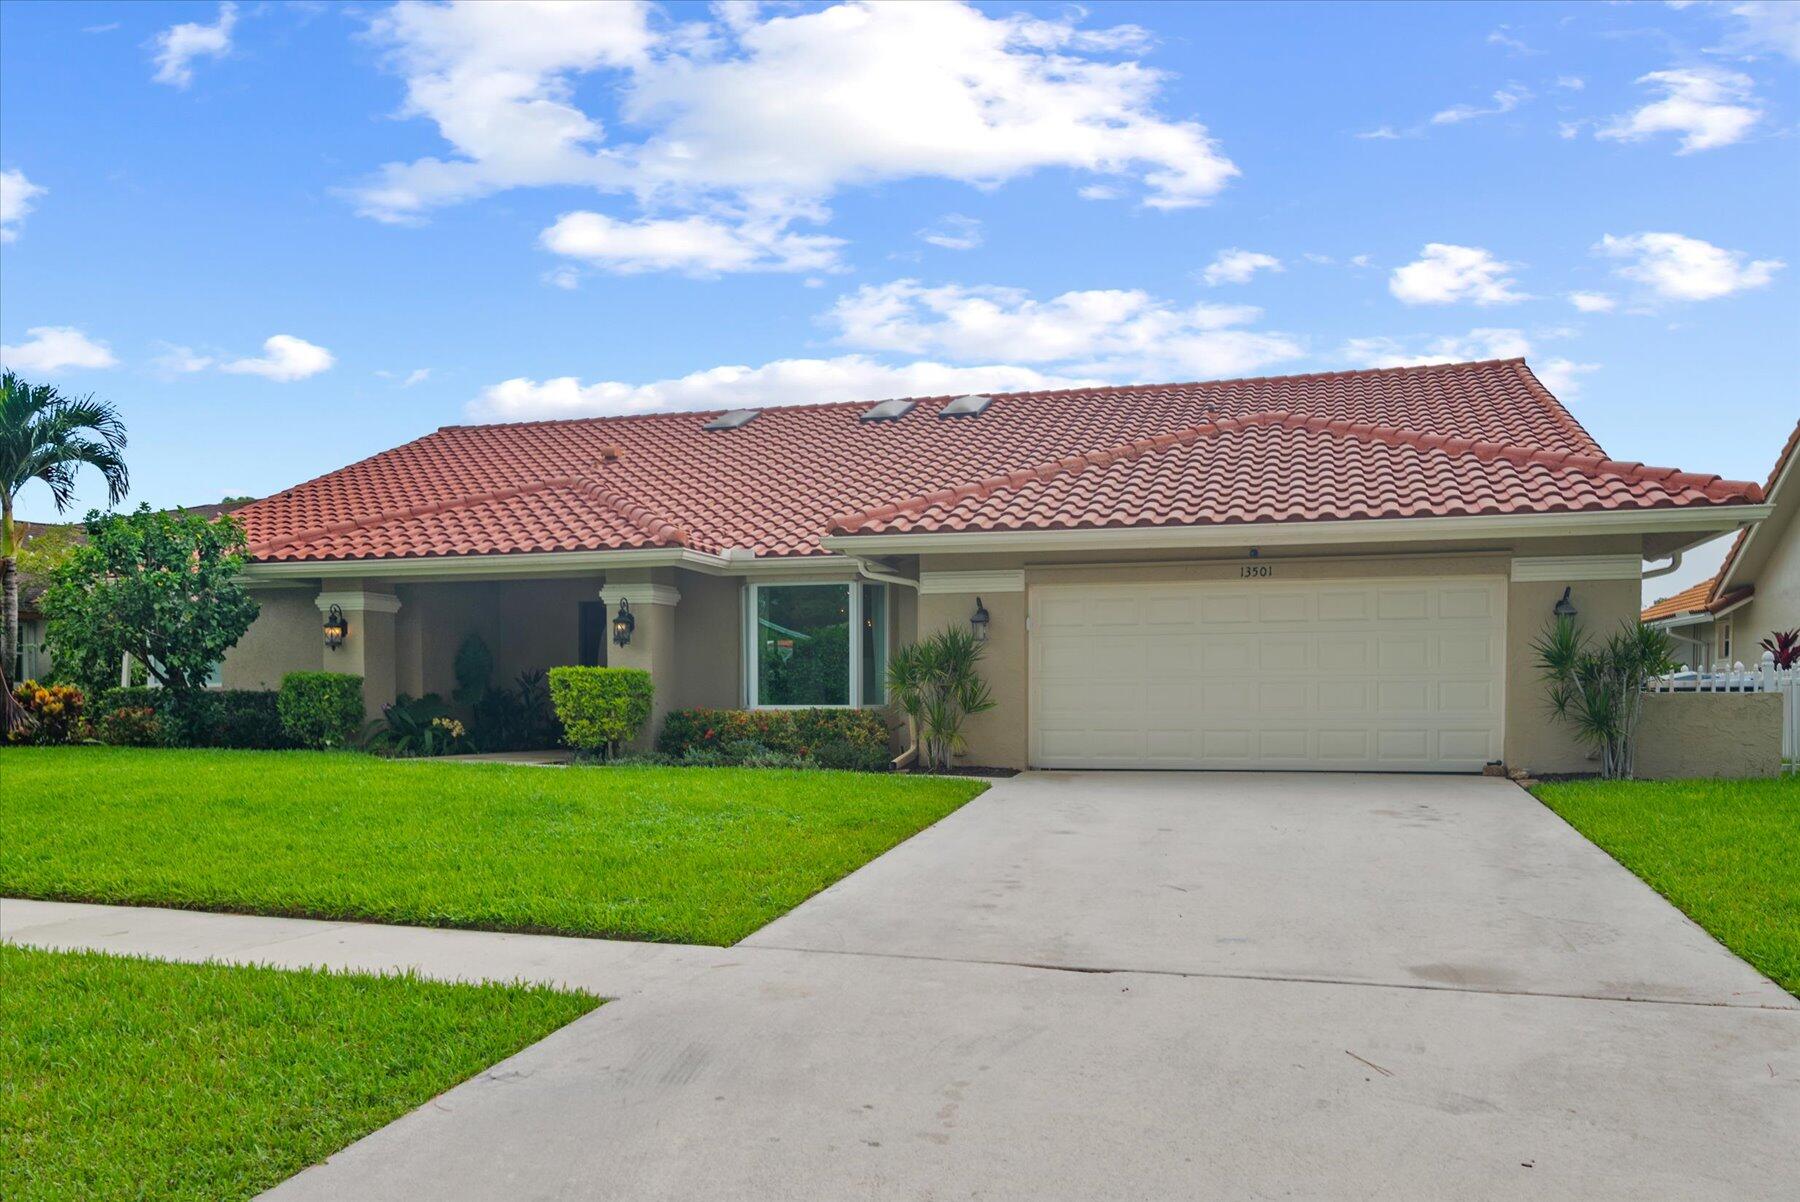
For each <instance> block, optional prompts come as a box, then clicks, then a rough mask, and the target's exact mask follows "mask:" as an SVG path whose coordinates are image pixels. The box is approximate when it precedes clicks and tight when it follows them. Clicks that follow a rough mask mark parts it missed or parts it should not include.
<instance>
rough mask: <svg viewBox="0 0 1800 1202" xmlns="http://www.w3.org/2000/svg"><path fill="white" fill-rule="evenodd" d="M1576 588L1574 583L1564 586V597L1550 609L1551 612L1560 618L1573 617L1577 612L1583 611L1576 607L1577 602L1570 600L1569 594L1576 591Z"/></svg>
mask: <svg viewBox="0 0 1800 1202" xmlns="http://www.w3.org/2000/svg"><path fill="white" fill-rule="evenodd" d="M1574 588H1575V586H1574V585H1566V586H1564V588H1563V595H1562V599H1561V600H1559V601H1558V602H1557V603H1556V604H1555V606H1553V607H1552V608H1551V610H1550V612H1551V613H1553V614H1555V615H1556V616H1557V618H1558V619H1559V620H1560V619H1562V618H1573V617H1574V616H1575V615H1576V614H1578V613H1580V612H1581V611H1580V610H1578V609H1576V608H1575V603H1574V602H1573V601H1571V600H1569V594H1570V593H1571V592H1573V591H1574Z"/></svg>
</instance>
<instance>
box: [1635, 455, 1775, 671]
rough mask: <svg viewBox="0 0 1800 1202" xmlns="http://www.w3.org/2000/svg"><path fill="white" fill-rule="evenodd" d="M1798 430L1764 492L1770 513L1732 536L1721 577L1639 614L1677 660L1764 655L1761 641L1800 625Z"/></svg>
mask: <svg viewBox="0 0 1800 1202" xmlns="http://www.w3.org/2000/svg"><path fill="white" fill-rule="evenodd" d="M1797 448H1800V425H1796V426H1795V427H1794V432H1793V433H1792V434H1790V435H1789V436H1788V440H1787V445H1786V446H1784V447H1782V449H1781V454H1780V455H1778V456H1777V457H1776V459H1775V468H1774V470H1773V471H1771V472H1770V473H1769V482H1768V484H1767V485H1766V486H1765V487H1764V490H1763V491H1764V501H1765V503H1766V504H1768V505H1769V506H1770V508H1771V512H1770V514H1769V516H1768V517H1767V518H1765V519H1763V521H1761V522H1760V523H1758V524H1756V525H1754V526H1751V527H1749V528H1748V529H1745V530H1743V531H1741V532H1739V534H1738V536H1737V540H1736V541H1735V542H1733V543H1732V545H1731V550H1730V552H1728V553H1727V554H1726V556H1725V563H1724V565H1723V566H1722V567H1721V568H1720V569H1719V574H1718V575H1717V576H1714V577H1713V578H1712V579H1711V580H1707V581H1704V582H1702V583H1700V584H1696V585H1694V586H1693V587H1692V588H1689V589H1684V590H1683V591H1682V592H1679V593H1677V594H1675V595H1674V596H1673V597H1665V598H1663V599H1662V600H1660V601H1658V602H1656V603H1655V604H1654V605H1651V606H1649V607H1648V608H1646V609H1645V610H1644V611H1643V613H1642V614H1641V615H1640V617H1641V618H1642V619H1643V620H1644V621H1645V622H1649V623H1650V624H1652V625H1654V626H1660V627H1662V628H1663V629H1665V630H1667V631H1668V632H1669V635H1670V637H1671V638H1673V639H1674V640H1675V647H1676V653H1675V658H1676V659H1677V660H1679V661H1681V662H1682V663H1684V664H1688V665H1690V666H1692V667H1696V668H1698V667H1700V666H1701V665H1703V664H1704V665H1706V666H1709V667H1710V666H1712V665H1714V664H1727V665H1728V664H1734V663H1743V664H1746V665H1754V664H1755V663H1757V662H1758V661H1759V660H1760V659H1761V658H1762V649H1761V643H1762V640H1763V639H1765V638H1768V637H1769V636H1770V635H1771V634H1773V633H1774V632H1776V631H1778V630H1794V629H1796V628H1800V521H1796V520H1795V515H1796V514H1797V513H1800V482H1796V481H1795V480H1793V479H1792V477H1793V476H1795V475H1796V474H1800V471H1797V469H1796V468H1795V466H1794V465H1795V462H1796V461H1800V453H1796V449H1797Z"/></svg>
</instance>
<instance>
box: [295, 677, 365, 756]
mask: <svg viewBox="0 0 1800 1202" xmlns="http://www.w3.org/2000/svg"><path fill="white" fill-rule="evenodd" d="M362 685H363V680H362V677H360V676H355V675H352V674H350V673H348V672H289V673H288V674H287V675H286V676H283V677H282V678H281V694H280V696H279V697H278V698H277V699H276V702H275V705H276V710H277V712H278V713H279V714H280V715H281V730H282V733H283V734H285V735H286V736H287V737H288V738H290V739H292V740H293V741H294V742H295V743H297V744H299V745H300V746H302V747H348V746H350V745H351V744H352V743H354V742H355V741H356V736H357V733H358V732H359V731H361V730H362V724H363V699H362Z"/></svg>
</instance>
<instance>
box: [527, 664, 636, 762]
mask: <svg viewBox="0 0 1800 1202" xmlns="http://www.w3.org/2000/svg"><path fill="white" fill-rule="evenodd" d="M654 696H655V686H654V685H652V683H651V681H650V673H648V672H646V671H644V670H643V669H642V668H572V667H571V668H552V669H550V700H551V702H552V704H554V705H555V707H556V716H557V718H558V719H559V720H560V721H561V722H562V724H563V741H564V742H566V743H567V744H568V745H569V746H571V747H573V748H575V749H576V750H577V751H585V752H590V753H599V754H602V755H611V754H612V753H613V752H615V751H617V750H618V746H619V744H620V743H625V742H628V741H630V740H632V739H635V738H636V737H637V734H638V732H639V731H641V730H643V729H644V723H646V722H648V721H649V720H650V701H651V698H652V697H654Z"/></svg>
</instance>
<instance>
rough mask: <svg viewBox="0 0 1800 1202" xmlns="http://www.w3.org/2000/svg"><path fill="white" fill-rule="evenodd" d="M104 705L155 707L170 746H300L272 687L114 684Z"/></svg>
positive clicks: (163, 740) (264, 748)
mask: <svg viewBox="0 0 1800 1202" xmlns="http://www.w3.org/2000/svg"><path fill="white" fill-rule="evenodd" d="M99 709H101V710H102V711H103V712H106V713H111V712H113V711H114V710H120V709H150V710H153V711H154V712H155V714H156V719H157V725H158V728H159V729H160V731H161V745H162V746H164V747H232V748H237V749H240V750H260V751H279V750H282V749H284V748H288V747H292V746H294V741H293V740H292V739H290V738H288V737H287V735H286V734H285V733H283V731H282V729H281V714H280V710H279V708H278V701H277V695H276V693H275V692H274V691H273V690H269V689H205V690H192V691H189V692H185V693H183V692H178V691H176V690H174V689H150V688H144V687H142V686H133V687H129V688H115V689H108V690H106V692H104V693H102V694H101V695H100V705H99Z"/></svg>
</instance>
